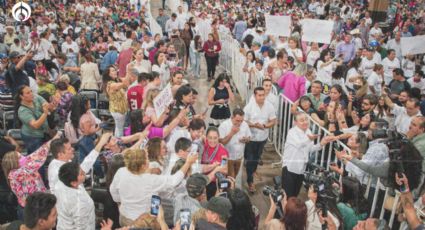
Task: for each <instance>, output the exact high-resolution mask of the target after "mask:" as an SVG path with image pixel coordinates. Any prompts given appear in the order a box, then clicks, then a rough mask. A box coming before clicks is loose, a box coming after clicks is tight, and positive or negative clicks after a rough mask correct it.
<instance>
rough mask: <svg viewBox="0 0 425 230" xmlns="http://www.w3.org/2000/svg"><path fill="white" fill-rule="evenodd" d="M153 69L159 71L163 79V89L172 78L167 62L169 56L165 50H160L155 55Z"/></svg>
mask: <svg viewBox="0 0 425 230" xmlns="http://www.w3.org/2000/svg"><path fill="white" fill-rule="evenodd" d="M152 71H153V72H157V73H159V78H160V79H161V87H160V88H161V89H162V88H164V87H165V85H166V84H167V83H168V81H169V80H170V67H169V66H168V63H167V56H166V54H165V53H164V52H160V51H158V52H157V53H156V54H155V56H154V63H153V65H152Z"/></svg>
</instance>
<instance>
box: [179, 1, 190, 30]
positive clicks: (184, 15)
mask: <svg viewBox="0 0 425 230" xmlns="http://www.w3.org/2000/svg"><path fill="white" fill-rule="evenodd" d="M177 10H178V12H177V20H178V21H179V30H183V29H184V24H185V23H186V21H187V20H188V18H187V13H185V12H183V7H182V6H179V7H178V8H177Z"/></svg>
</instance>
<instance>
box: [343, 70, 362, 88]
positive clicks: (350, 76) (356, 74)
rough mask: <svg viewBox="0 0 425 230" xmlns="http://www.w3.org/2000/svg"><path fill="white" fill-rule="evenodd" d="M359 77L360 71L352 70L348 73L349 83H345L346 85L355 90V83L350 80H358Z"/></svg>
mask: <svg viewBox="0 0 425 230" xmlns="http://www.w3.org/2000/svg"><path fill="white" fill-rule="evenodd" d="M359 75H360V74H359V71H357V70H356V69H355V68H350V69H349V70H348V72H347V81H346V82H345V85H346V86H347V87H348V88H350V89H353V83H352V82H350V79H353V78H356V77H358V76H359Z"/></svg>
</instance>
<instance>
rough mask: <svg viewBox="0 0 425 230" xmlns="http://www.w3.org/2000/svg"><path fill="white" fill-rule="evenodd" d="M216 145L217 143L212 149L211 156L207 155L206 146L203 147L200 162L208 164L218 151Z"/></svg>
mask: <svg viewBox="0 0 425 230" xmlns="http://www.w3.org/2000/svg"><path fill="white" fill-rule="evenodd" d="M218 147H219V145H217V146H216V147H215V149H214V151H213V152H212V154H211V156H210V157H208V147H207V148H205V149H204V153H203V154H202V163H204V164H210V163H211V161H212V160H213V159H214V157H215V155H217V152H218Z"/></svg>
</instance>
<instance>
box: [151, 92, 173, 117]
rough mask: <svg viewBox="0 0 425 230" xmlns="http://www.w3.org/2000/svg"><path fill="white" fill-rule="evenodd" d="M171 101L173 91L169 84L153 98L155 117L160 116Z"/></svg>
mask: <svg viewBox="0 0 425 230" xmlns="http://www.w3.org/2000/svg"><path fill="white" fill-rule="evenodd" d="M172 101H173V93H172V92H171V86H170V85H168V86H167V87H165V88H164V89H163V90H162V91H161V92H160V93H159V94H158V95H157V96H156V97H155V98H154V99H153V107H154V109H155V112H156V117H160V116H161V114H162V113H163V112H164V111H165V109H166V108H167V107H168V106H169V105H170V103H171V102H172Z"/></svg>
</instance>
